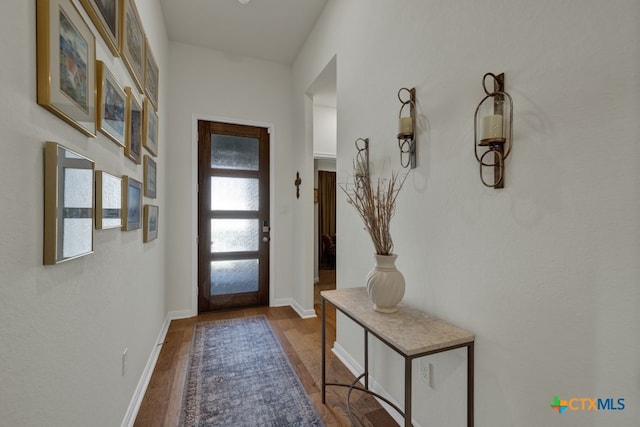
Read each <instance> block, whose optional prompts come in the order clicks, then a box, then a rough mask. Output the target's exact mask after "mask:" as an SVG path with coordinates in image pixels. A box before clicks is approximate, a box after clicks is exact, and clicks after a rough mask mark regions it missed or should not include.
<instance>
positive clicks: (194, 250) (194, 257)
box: [191, 113, 278, 316]
mask: <svg viewBox="0 0 640 427" xmlns="http://www.w3.org/2000/svg"><path fill="white" fill-rule="evenodd" d="M199 120H206V121H210V122H223V123H230V124H235V125H245V126H255V127H263V128H267V129H268V132H269V139H270V144H269V218H270V226H271V242H270V244H269V306H273V303H274V295H275V287H276V286H277V284H276V281H275V278H274V273H275V251H274V248H275V247H276V244H277V238H278V235H277V227H278V221H277V217H276V216H275V209H274V208H275V167H274V163H273V162H274V159H275V151H274V148H275V146H276V142H275V141H276V132H275V125H274V124H273V123H267V122H259V121H255V120H243V119H234V118H229V117H220V116H210V115H206V114H198V113H193V114H192V115H191V278H192V280H191V315H192V316H196V315H197V314H198V190H197V189H198V121H199Z"/></svg>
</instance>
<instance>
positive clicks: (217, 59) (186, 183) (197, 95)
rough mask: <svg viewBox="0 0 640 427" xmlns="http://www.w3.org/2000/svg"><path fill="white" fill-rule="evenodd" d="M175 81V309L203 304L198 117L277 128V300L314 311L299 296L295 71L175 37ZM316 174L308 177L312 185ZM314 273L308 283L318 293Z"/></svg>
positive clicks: (171, 296) (171, 299) (171, 275)
mask: <svg viewBox="0 0 640 427" xmlns="http://www.w3.org/2000/svg"><path fill="white" fill-rule="evenodd" d="M169 51H170V56H171V65H170V74H171V86H170V89H169V97H170V99H171V100H172V102H171V105H170V106H169V116H170V119H169V139H170V140H171V141H172V144H171V146H170V147H169V148H168V150H169V152H168V157H169V158H170V159H171V162H170V164H169V165H168V166H167V168H168V171H167V174H168V181H169V185H168V191H169V206H170V207H169V212H168V217H169V219H168V221H169V222H170V223H171V225H172V229H171V230H169V240H170V241H171V245H170V247H169V248H168V251H169V262H168V265H169V269H168V281H169V283H170V287H169V293H168V295H167V299H168V305H169V308H170V309H171V310H185V309H192V310H194V312H195V310H197V305H196V304H194V300H193V296H194V295H195V294H194V293H193V290H194V289H195V287H196V286H197V283H196V280H197V256H196V255H197V254H196V246H195V236H196V234H197V222H196V221H197V212H196V210H197V194H196V192H195V184H196V175H195V174H196V172H197V163H196V159H197V151H196V150H197V143H196V141H197V134H196V133H195V132H194V129H193V124H194V115H195V116H196V117H209V118H217V119H221V120H228V121H230V122H237V123H248V124H269V125H272V126H273V132H272V134H271V189H272V194H271V212H272V214H271V238H272V239H271V276H270V277H271V304H272V305H279V304H289V303H291V304H293V305H294V306H295V307H296V308H297V309H298V310H299V311H300V310H301V311H304V310H312V308H313V305H312V302H311V304H308V305H306V306H305V307H302V306H301V305H300V304H298V302H301V301H302V300H301V299H300V298H299V296H298V292H299V289H298V286H299V283H297V282H294V280H293V277H292V275H291V274H290V273H289V272H290V271H291V263H292V259H293V257H294V249H293V241H294V238H295V236H294V234H293V221H294V219H293V211H294V208H295V205H296V204H298V203H300V201H299V200H297V199H296V198H295V187H294V185H293V182H294V181H295V178H296V168H295V165H294V164H293V162H292V151H293V149H294V147H293V145H294V143H293V142H292V139H291V132H292V130H291V127H292V125H291V120H292V117H291V116H292V113H291V69H290V68H289V67H286V66H283V65H279V64H276V63H271V62H266V61H262V60H255V59H250V58H244V57H238V56H232V55H229V54H227V53H222V52H218V51H213V50H206V49H202V48H197V47H192V46H188V45H184V44H179V43H173V42H172V43H170V48H169ZM312 182H313V179H310V180H308V181H305V182H303V184H302V186H303V188H304V187H305V186H308V187H311V184H312ZM311 280H312V278H311V279H310V282H309V284H308V285H309V286H308V288H309V289H310V291H309V292H311V293H312V292H313V289H312V283H313V282H312V281H311Z"/></svg>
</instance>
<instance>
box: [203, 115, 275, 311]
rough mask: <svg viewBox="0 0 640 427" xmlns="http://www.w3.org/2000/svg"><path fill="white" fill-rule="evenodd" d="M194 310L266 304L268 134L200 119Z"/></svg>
mask: <svg viewBox="0 0 640 427" xmlns="http://www.w3.org/2000/svg"><path fill="white" fill-rule="evenodd" d="M198 182H199V191H198V211H199V212H198V217H199V218H198V310H199V311H201V312H202V311H211V310H224V309H230V308H237V307H247V306H256V305H267V304H268V303H269V230H270V228H269V132H268V129H267V128H261V127H255V126H245V125H236V124H229V123H219V122H209V121H204V120H200V121H198Z"/></svg>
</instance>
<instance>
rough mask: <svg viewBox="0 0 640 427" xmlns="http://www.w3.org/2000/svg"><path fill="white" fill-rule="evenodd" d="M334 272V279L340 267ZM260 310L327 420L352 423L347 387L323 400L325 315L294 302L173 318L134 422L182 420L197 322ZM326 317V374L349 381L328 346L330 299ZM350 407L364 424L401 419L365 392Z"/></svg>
mask: <svg viewBox="0 0 640 427" xmlns="http://www.w3.org/2000/svg"><path fill="white" fill-rule="evenodd" d="M322 271H323V270H321V272H322ZM333 274H334V276H333V280H334V283H335V271H334V272H333ZM329 277H330V273H329ZM321 279H322V277H321ZM323 282H325V283H323ZM315 287H316V288H317V289H316V293H317V295H319V291H320V288H330V286H327V285H326V277H325V281H323V280H321V283H320V285H318V284H317V285H316V286H315ZM334 287H335V285H334ZM322 290H324V289H322ZM259 314H264V315H265V316H266V317H267V319H268V320H269V323H270V325H271V327H272V328H273V330H274V332H275V333H276V335H277V337H278V339H279V340H280V344H281V345H282V348H283V349H284V350H285V352H286V354H287V356H288V358H289V360H290V362H291V365H292V366H293V367H294V369H295V370H296V373H297V374H298V377H299V378H300V380H301V382H302V384H303V385H304V387H305V390H306V392H307V394H308V395H309V397H310V399H311V401H312V402H313V403H314V405H315V407H316V410H317V411H318V414H320V417H321V418H322V421H323V422H324V423H325V425H326V426H349V425H351V422H350V421H349V418H348V415H347V409H346V403H345V398H346V392H347V389H346V388H344V387H327V398H326V404H324V405H323V404H322V391H321V387H322V382H321V375H322V372H321V354H320V348H321V347H320V344H321V317H320V316H318V317H316V318H312V319H301V318H300V317H299V316H298V314H297V313H296V312H295V311H294V310H293V309H291V308H290V307H259V308H249V309H242V310H234V311H226V312H217V313H207V314H201V315H199V316H197V317H193V318H189V319H181V320H174V321H172V322H171V325H170V326H169V331H168V332H167V336H166V338H165V343H164V344H163V346H162V350H161V351H160V355H159V358H158V361H157V363H156V367H155V369H154V372H153V375H152V377H151V380H150V383H149V386H148V387H147V391H146V394H145V396H144V399H143V401H142V404H141V407H140V410H139V411H138V416H137V418H136V422H135V426H137V427H146V426H153V427H159V426H177V425H178V421H179V419H180V412H181V407H182V395H183V390H184V383H185V379H186V370H187V362H188V356H189V349H190V347H191V341H192V337H193V329H194V325H195V323H197V322H206V321H212V320H222V319H230V318H238V317H244V316H255V315H259ZM318 314H320V313H318ZM327 319H328V322H327V325H328V326H329V327H328V328H327V334H326V335H327V336H326V339H327V349H328V351H327V380H328V381H338V382H347V381H348V382H350V381H352V379H353V375H352V374H351V372H350V371H349V370H348V369H347V368H346V367H345V366H344V365H343V364H342V363H341V362H340V361H339V360H338V359H337V358H336V357H335V356H334V354H333V353H332V352H331V351H330V350H329V349H330V348H331V347H332V345H333V342H334V341H335V309H333V308H332V307H331V306H330V305H327ZM351 407H352V412H353V414H354V415H355V416H356V418H357V419H358V421H359V423H360V424H361V425H363V426H376V427H378V426H379V427H382V426H384V427H386V426H396V425H397V423H395V421H394V420H393V419H392V418H391V417H390V416H389V415H388V414H387V412H386V411H385V410H384V409H382V407H381V406H380V405H379V404H378V402H377V401H376V400H375V399H373V398H372V397H371V396H369V395H366V394H364V393H360V392H354V393H353V394H352V396H351Z"/></svg>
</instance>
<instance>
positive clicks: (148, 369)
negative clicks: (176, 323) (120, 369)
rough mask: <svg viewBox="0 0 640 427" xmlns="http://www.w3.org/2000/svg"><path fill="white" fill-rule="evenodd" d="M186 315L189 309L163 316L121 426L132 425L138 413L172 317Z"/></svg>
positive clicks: (191, 315) (188, 314)
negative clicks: (158, 331)
mask: <svg viewBox="0 0 640 427" xmlns="http://www.w3.org/2000/svg"><path fill="white" fill-rule="evenodd" d="M188 317H193V314H192V313H191V310H180V311H170V312H168V313H167V315H166V316H165V318H164V322H163V323H162V328H160V333H159V334H158V338H157V339H156V341H155V343H156V344H155V345H154V346H153V349H152V350H151V354H150V355H149V359H147V364H146V365H145V367H144V370H143V371H142V375H141V376H140V380H139V381H138V385H137V387H136V390H135V392H134V393H133V397H132V398H131V402H130V403H129V407H128V408H127V413H126V414H125V416H124V419H123V420H122V424H121V427H133V424H134V423H135V421H136V416H137V415H138V411H139V410H140V405H142V399H144V394H145V393H146V391H147V387H148V386H149V381H151V375H153V370H154V368H155V367H156V363H157V362H158V356H160V350H162V344H163V343H164V339H165V337H166V336H167V332H168V331H169V324H170V323H171V321H172V320H174V319H185V318H188Z"/></svg>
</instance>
